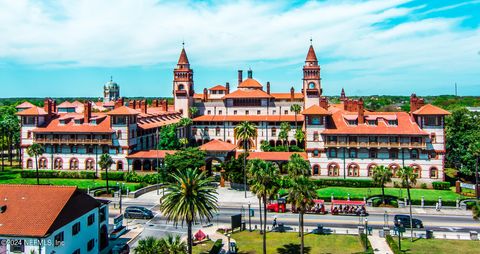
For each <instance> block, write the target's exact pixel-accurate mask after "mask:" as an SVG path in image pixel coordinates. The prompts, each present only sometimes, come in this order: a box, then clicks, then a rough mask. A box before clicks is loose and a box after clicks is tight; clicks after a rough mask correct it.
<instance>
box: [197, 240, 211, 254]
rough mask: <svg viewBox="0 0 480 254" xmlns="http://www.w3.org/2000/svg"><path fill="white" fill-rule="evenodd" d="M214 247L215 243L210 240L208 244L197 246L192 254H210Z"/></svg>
mask: <svg viewBox="0 0 480 254" xmlns="http://www.w3.org/2000/svg"><path fill="white" fill-rule="evenodd" d="M212 247H213V241H210V240H208V241H206V242H203V243H200V244H197V245H195V246H194V247H193V249H192V252H193V254H205V253H206V254H208V252H209V251H210V250H211V249H212Z"/></svg>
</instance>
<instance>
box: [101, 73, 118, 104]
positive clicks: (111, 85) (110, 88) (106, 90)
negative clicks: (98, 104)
mask: <svg viewBox="0 0 480 254" xmlns="http://www.w3.org/2000/svg"><path fill="white" fill-rule="evenodd" d="M119 98H120V86H119V85H118V84H117V83H116V82H113V77H110V81H108V82H107V83H105V85H104V86H103V102H110V101H116V100H118V99H119Z"/></svg>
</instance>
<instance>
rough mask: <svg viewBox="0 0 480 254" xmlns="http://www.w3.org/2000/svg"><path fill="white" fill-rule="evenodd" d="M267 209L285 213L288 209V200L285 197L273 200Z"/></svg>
mask: <svg viewBox="0 0 480 254" xmlns="http://www.w3.org/2000/svg"><path fill="white" fill-rule="evenodd" d="M267 211H269V212H276V213H284V212H286V211H287V202H286V200H285V199H284V198H279V199H278V200H276V201H272V202H270V203H269V204H268V205H267Z"/></svg>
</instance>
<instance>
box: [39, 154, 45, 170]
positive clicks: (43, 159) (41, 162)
mask: <svg viewBox="0 0 480 254" xmlns="http://www.w3.org/2000/svg"><path fill="white" fill-rule="evenodd" d="M38 168H39V169H46V168H47V158H45V157H41V158H40V159H39V160H38Z"/></svg>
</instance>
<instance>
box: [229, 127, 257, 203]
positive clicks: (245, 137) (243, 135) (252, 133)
mask: <svg viewBox="0 0 480 254" xmlns="http://www.w3.org/2000/svg"><path fill="white" fill-rule="evenodd" d="M234 133H235V139H237V140H241V141H243V148H244V149H245V153H247V152H248V149H249V147H248V141H249V140H250V139H254V138H256V137H257V135H258V133H257V126H256V125H255V124H253V123H250V122H248V121H245V122H242V123H240V124H238V125H237V126H235V129H234ZM246 164H247V156H244V157H243V190H244V191H245V198H247V174H246V172H245V171H246V170H245V168H246Z"/></svg>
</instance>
